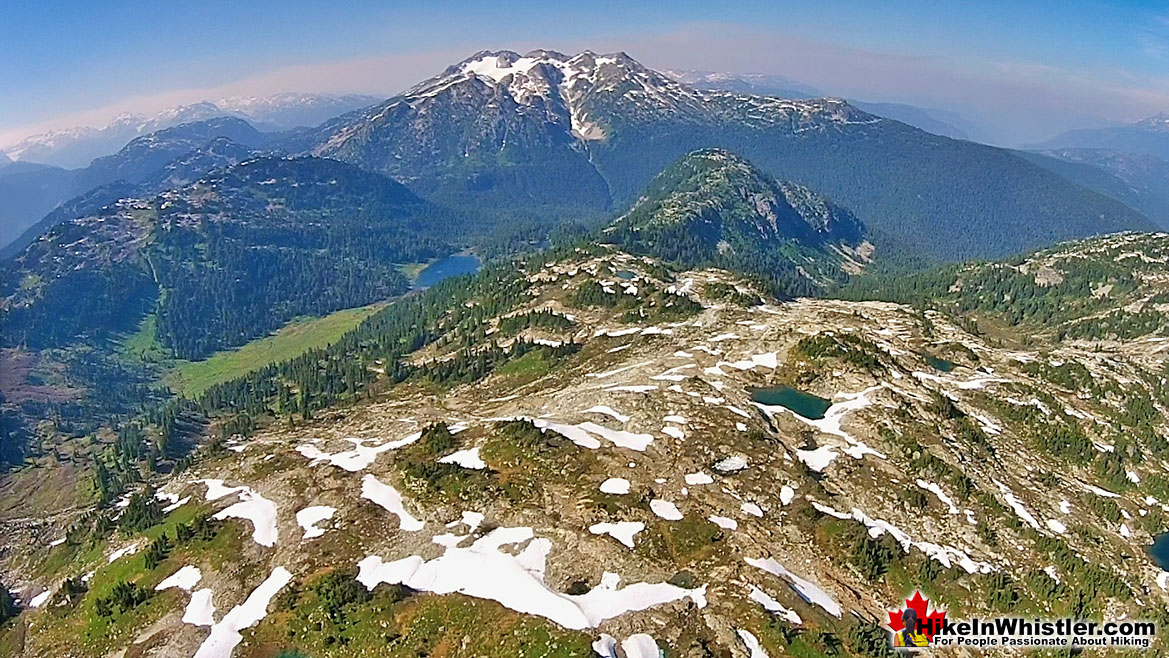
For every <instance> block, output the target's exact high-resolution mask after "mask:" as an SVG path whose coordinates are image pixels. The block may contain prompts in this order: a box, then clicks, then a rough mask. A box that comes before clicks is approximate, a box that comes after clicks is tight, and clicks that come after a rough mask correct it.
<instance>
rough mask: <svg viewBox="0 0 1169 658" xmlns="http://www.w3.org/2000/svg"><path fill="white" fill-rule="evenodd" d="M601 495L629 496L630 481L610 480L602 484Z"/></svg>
mask: <svg viewBox="0 0 1169 658" xmlns="http://www.w3.org/2000/svg"><path fill="white" fill-rule="evenodd" d="M601 493H607V494H618V495H620V494H627V493H629V480H626V479H625V478H609V479H608V480H605V481H604V482H602V483H601Z"/></svg>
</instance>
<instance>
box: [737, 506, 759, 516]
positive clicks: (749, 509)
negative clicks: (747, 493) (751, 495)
mask: <svg viewBox="0 0 1169 658" xmlns="http://www.w3.org/2000/svg"><path fill="white" fill-rule="evenodd" d="M739 511H740V512H742V513H743V514H747V515H749V516H755V517H759V518H763V509H762V508H761V507H759V506H758V505H756V504H755V503H743V504H742V505H740V506H739Z"/></svg>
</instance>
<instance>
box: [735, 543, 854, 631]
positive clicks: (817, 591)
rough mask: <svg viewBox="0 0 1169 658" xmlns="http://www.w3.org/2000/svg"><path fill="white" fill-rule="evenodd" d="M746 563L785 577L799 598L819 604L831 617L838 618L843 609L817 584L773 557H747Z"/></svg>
mask: <svg viewBox="0 0 1169 658" xmlns="http://www.w3.org/2000/svg"><path fill="white" fill-rule="evenodd" d="M747 564H749V565H751V566H753V567H755V568H756V569H760V570H762V571H766V572H767V573H769V574H771V575H773V576H778V577H780V578H786V579H787V581H788V582H789V583H790V584H791V586H792V589H794V590H795V591H796V594H799V595H800V598H802V599H803V600H805V601H807V602H808V603H811V604H815V605H818V606H820V607H821V608H823V609H824V610H825V611H827V612H828V614H830V615H832V616H833V617H837V618H840V616H841V613H842V612H843V610H842V609H841V607H840V604H839V603H837V602H836V601H835V599H833V598H832V596H831V595H830V594H828V592H826V591H824V590H823V589H821V588H820V586H819V585H817V584H815V583H813V582H811V581H808V580H804V579H803V578H800V577H799V576H797V575H795V574H794V573H792V572H790V571H788V570H787V568H785V567H784V566H783V565H782V564H780V563H779V562H776V561H775V559H774V558H766V559H763V558H759V559H752V558H747Z"/></svg>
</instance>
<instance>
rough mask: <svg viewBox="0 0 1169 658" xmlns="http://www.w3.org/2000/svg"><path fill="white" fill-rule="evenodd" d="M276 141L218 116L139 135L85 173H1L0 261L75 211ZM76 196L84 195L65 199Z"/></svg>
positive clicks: (155, 189) (180, 180)
mask: <svg viewBox="0 0 1169 658" xmlns="http://www.w3.org/2000/svg"><path fill="white" fill-rule="evenodd" d="M225 140H226V143H225ZM271 140H272V135H271V134H269V133H261V132H259V131H258V130H256V129H255V128H254V127H252V125H251V124H249V123H248V122H247V121H244V120H243V119H239V118H235V117H218V118H214V119H207V120H204V121H196V122H193V123H186V124H181V125H178V126H174V127H171V128H165V129H163V130H159V131H157V132H153V133H150V134H148V135H143V136H142V137H138V138H135V139H134V140H132V141H131V142H130V143H129V144H127V145H125V146H124V147H122V149H121V150H119V151H118V152H117V153H115V154H113V155H107V156H103V157H100V158H97V159H95V160H94V161H93V163H92V164H90V165H89V166H88V167H85V168H83V169H74V170H67V169H60V168H57V167H48V166H45V165H37V164H31V163H23V162H15V163H13V164H11V165H9V166H7V167H4V168H0V245H3V247H2V248H0V256H11V255H13V254H14V253H15V252H16V251H18V250H19V249H20V248H22V247H23V246H24V245H26V244H28V243H30V242H32V241H33V240H34V239H35V238H36V237H37V236H38V235H39V234H40V233H42V232H43V231H44V230H45V229H48V228H49V227H51V226H52V225H54V224H56V223H57V222H59V221H62V220H63V219H70V218H71V217H70V216H67V215H68V213H70V212H76V211H93V210H97V209H98V208H100V207H101V206H102V205H105V204H108V203H112V202H114V201H116V200H117V199H119V198H125V197H126V196H135V195H141V194H157V193H159V192H162V191H163V190H166V189H170V188H171V187H175V186H178V185H182V184H185V183H188V182H191V181H192V180H194V179H195V178H198V177H199V176H201V175H203V174H205V173H207V172H209V171H212V170H213V169H216V168H218V167H223V166H226V165H229V164H234V163H236V162H239V161H241V160H243V159H245V158H247V157H249V156H251V155H252V154H254V153H256V152H257V149H259V148H260V147H263V146H266V145H268V144H269V143H270V141H271ZM127 192H132V194H127ZM73 197H80V198H78V199H73V201H69V202H66V201H67V200H69V199H72V198H73ZM60 204H63V205H60ZM73 216H78V215H73ZM38 219H39V221H38Z"/></svg>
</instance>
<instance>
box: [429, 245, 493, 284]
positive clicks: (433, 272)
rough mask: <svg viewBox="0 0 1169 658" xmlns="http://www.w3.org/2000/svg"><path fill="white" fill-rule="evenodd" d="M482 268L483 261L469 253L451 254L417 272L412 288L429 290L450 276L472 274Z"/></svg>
mask: <svg viewBox="0 0 1169 658" xmlns="http://www.w3.org/2000/svg"><path fill="white" fill-rule="evenodd" d="M482 267H483V261H481V260H479V257H478V256H476V255H475V254H472V253H469V252H460V253H457V254H451V255H449V256H446V257H444V258H440V259H438V260H436V261H434V262H433V263H430V264H429V265H427V266H426V267H424V268H422V270H421V271H420V272H418V276H416V277H414V282H413V286H414V287H415V288H429V287H430V286H433V285H434V284H436V283H438V282H439V281H442V280H443V279H448V278H450V277H452V276H460V275H463V274H474V273H475V272H478V271H479V269H480V268H482Z"/></svg>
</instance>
